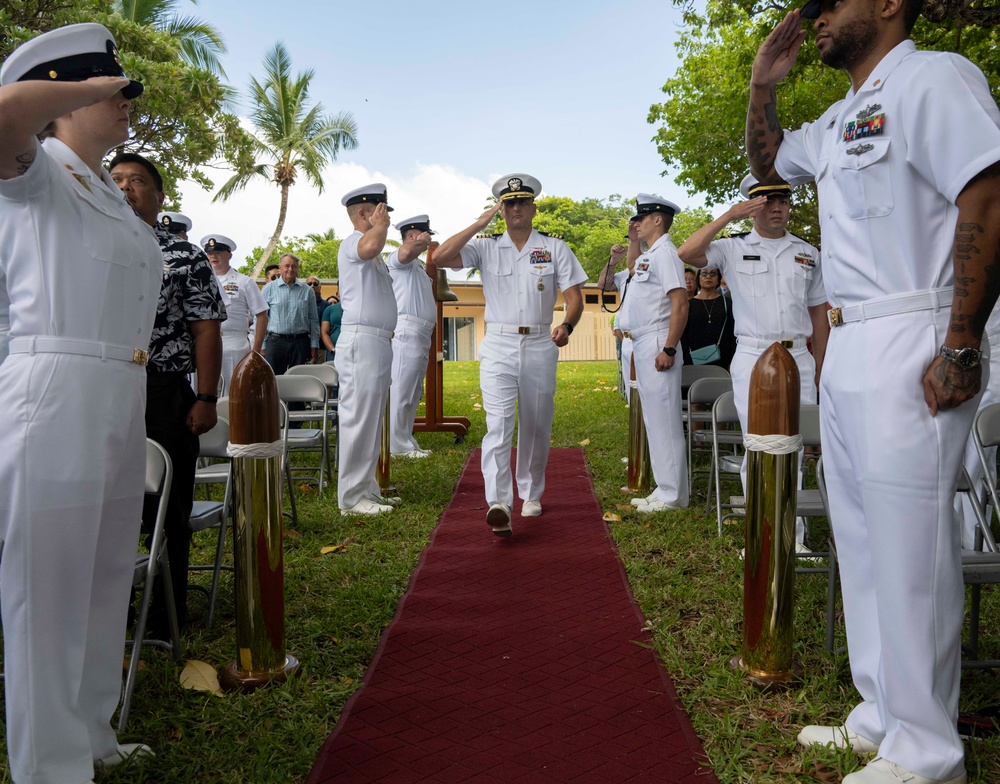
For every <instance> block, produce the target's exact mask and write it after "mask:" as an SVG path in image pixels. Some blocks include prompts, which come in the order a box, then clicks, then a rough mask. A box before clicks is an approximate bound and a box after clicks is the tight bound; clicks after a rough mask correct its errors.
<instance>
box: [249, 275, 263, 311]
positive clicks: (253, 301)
mask: <svg viewBox="0 0 1000 784" xmlns="http://www.w3.org/2000/svg"><path fill="white" fill-rule="evenodd" d="M245 291H246V297H247V307H248V308H249V309H250V315H251V316H256V315H257V314H258V313H264V312H265V311H266V310H267V300H265V299H264V295H263V294H261V291H260V289H259V288H257V281H255V280H254V279H253V278H247V285H246V289H245Z"/></svg>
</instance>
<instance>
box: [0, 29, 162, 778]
mask: <svg viewBox="0 0 1000 784" xmlns="http://www.w3.org/2000/svg"><path fill="white" fill-rule="evenodd" d="M0 85H2V86H0V117H3V118H4V121H3V123H2V124H0V247H2V248H3V249H4V250H3V254H2V259H0V266H2V268H3V276H2V277H0V285H2V286H3V288H4V292H3V294H0V303H2V306H3V307H4V309H5V310H6V311H7V312H5V313H4V315H3V317H2V318H0V323H4V322H6V324H7V325H9V326H8V327H7V328H8V329H9V332H8V338H9V345H8V352H9V354H8V355H7V356H6V358H3V357H0V360H2V364H0V410H2V411H3V412H4V425H3V427H0V539H2V540H3V558H2V560H0V606H2V612H3V642H4V671H5V675H6V678H5V684H4V685H5V691H6V709H7V721H6V726H7V754H8V757H9V762H10V764H9V768H8V770H9V771H10V776H11V778H12V779H13V780H14V782H16V784H84V782H89V781H91V780H92V778H93V776H94V765H95V763H104V764H115V763H117V762H120V761H121V760H122V757H121V756H120V752H124V753H126V754H127V753H130V752H132V751H136V750H138V752H139V753H145V754H148V753H149V749H148V747H145V746H142V747H140V746H137V745H135V744H132V745H130V746H127V747H125V746H119V745H118V741H117V739H116V737H115V733H114V730H112V728H111V724H110V721H111V716H112V714H113V713H114V711H115V708H116V707H117V705H118V699H119V696H120V692H121V677H122V670H121V663H122V644H123V641H124V639H125V623H126V614H127V608H128V602H129V596H130V593H131V586H132V573H133V569H134V566H135V554H136V549H137V546H138V541H139V524H140V520H141V513H142V499H143V488H144V483H145V466H146V429H145V423H144V409H145V402H146V370H145V367H144V364H145V361H146V356H147V352H146V349H147V348H148V347H149V340H150V335H151V333H152V329H153V317H154V314H155V310H156V302H157V296H158V294H159V291H160V278H161V271H162V269H163V260H162V257H161V256H160V249H159V246H158V244H157V242H156V240H155V239H154V237H153V232H152V229H150V227H149V226H147V225H146V224H144V223H143V222H142V221H141V220H140V219H139V218H138V217H137V216H136V215H135V213H134V212H133V211H132V208H131V207H130V206H129V205H128V203H127V202H126V201H125V200H124V197H123V196H122V194H121V192H120V191H119V190H118V188H117V187H116V186H115V184H114V182H113V181H112V180H111V178H110V176H109V175H108V174H107V173H106V172H105V171H104V169H103V168H102V167H101V160H102V158H103V157H104V155H105V153H106V152H107V151H108V150H110V149H112V148H113V147H117V146H119V145H121V144H124V143H125V142H126V141H127V140H128V130H129V122H128V110H129V105H130V102H131V100H132V99H134V98H135V97H136V96H137V95H139V94H140V93H141V92H142V85H141V84H139V83H138V82H130V81H129V80H128V78H126V77H125V76H124V73H123V72H122V67H121V61H120V60H119V59H118V52H117V49H116V48H115V43H114V40H113V38H112V37H111V34H110V33H109V32H108V31H107V30H106V29H105V28H104V27H102V26H101V25H98V24H80V25H71V26H68V27H62V28H59V29H56V30H53V31H51V32H48V33H45V34H44V35H41V36H39V37H37V38H34V39H33V40H31V41H30V42H28V43H26V44H23V45H22V46H21V47H19V48H18V49H16V50H15V51H14V53H13V54H11V55H10V57H8V58H7V60H6V62H5V63H4V64H3V67H2V68H0ZM43 129H47V131H46V134H47V136H48V138H47V139H46V140H45V142H44V144H41V143H39V142H38V140H37V139H36V134H38V133H41V132H42V131H43ZM2 342H3V341H0V343H2Z"/></svg>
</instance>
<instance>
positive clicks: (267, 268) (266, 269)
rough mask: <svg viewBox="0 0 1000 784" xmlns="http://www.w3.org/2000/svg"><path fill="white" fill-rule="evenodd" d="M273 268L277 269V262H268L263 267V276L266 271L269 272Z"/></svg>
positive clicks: (265, 274)
mask: <svg viewBox="0 0 1000 784" xmlns="http://www.w3.org/2000/svg"><path fill="white" fill-rule="evenodd" d="M275 269H278V265H277V264H268V265H267V266H266V267H264V276H265V277H266V276H267V273H269V272H270V271H271V270H275Z"/></svg>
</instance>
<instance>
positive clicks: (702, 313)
mask: <svg viewBox="0 0 1000 784" xmlns="http://www.w3.org/2000/svg"><path fill="white" fill-rule="evenodd" d="M688 273H690V270H688V271H687V272H686V273H685V277H687V274H688ZM698 278H699V283H700V284H701V285H700V286H699V287H698V293H697V294H695V295H694V296H693V297H691V299H689V300H688V302H689V303H690V307H689V308H688V320H687V325H686V326H685V327H684V337H683V338H681V345H682V346H683V347H684V364H685V365H718V366H719V367H721V368H725V369H726V370H729V363H730V362H732V360H733V354H735V353H736V333H735V332H734V330H733V314H732V304H731V303H730V302H729V300H728V298H727V297H724V296H722V294H721V293H720V291H719V286H720V284H721V283H722V276H721V275H720V274H719V270H717V269H703V270H701V272H700V273H699V275H698ZM688 290H689V291H690V288H689V289H688Z"/></svg>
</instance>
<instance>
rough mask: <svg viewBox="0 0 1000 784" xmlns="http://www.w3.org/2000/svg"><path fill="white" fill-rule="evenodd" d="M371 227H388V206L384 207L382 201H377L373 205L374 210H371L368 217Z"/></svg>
mask: <svg viewBox="0 0 1000 784" xmlns="http://www.w3.org/2000/svg"><path fill="white" fill-rule="evenodd" d="M368 222H369V223H370V224H371V227H372V228H373V229H376V228H377V229H387V230H388V228H389V223H390V221H389V208H388V207H386V205H385V203H384V202H379V203H378V204H376V205H375V210H374V211H373V212H372V215H371V217H370V218H369V219H368Z"/></svg>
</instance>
